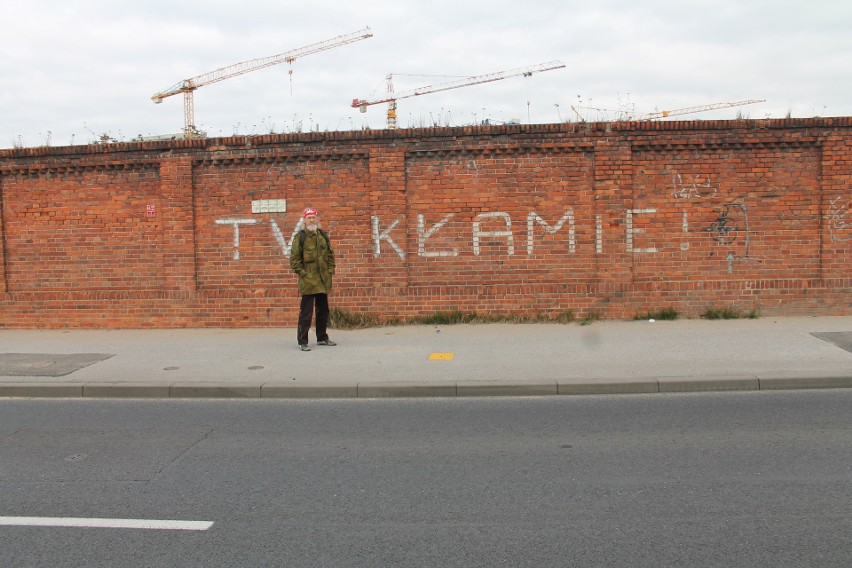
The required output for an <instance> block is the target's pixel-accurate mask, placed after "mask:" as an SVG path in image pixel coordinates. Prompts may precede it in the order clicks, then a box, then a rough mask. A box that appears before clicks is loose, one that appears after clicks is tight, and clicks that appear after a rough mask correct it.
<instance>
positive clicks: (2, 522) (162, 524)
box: [0, 517, 213, 531]
mask: <svg viewBox="0 0 852 568" xmlns="http://www.w3.org/2000/svg"><path fill="white" fill-rule="evenodd" d="M0 526H7V527H12V526H17V527H82V528H100V529H152V530H167V531H206V530H207V529H209V528H210V527H212V526H213V523H212V522H211V521H164V520H155V519H92V518H78V517H0Z"/></svg>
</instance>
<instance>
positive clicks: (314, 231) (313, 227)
mask: <svg viewBox="0 0 852 568" xmlns="http://www.w3.org/2000/svg"><path fill="white" fill-rule="evenodd" d="M305 228H306V229H307V230H309V231H310V232H312V233H316V232H317V229H319V224H316V225H305Z"/></svg>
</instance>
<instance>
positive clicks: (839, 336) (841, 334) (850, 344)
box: [811, 331, 852, 353]
mask: <svg viewBox="0 0 852 568" xmlns="http://www.w3.org/2000/svg"><path fill="white" fill-rule="evenodd" d="M811 335H813V336H814V337H819V338H820V339H822V340H823V341H828V342H829V343H831V344H833V345H837V346H838V347H840V348H841V349H845V350H846V351H848V352H850V353H852V331H824V332H820V333H812V334H811Z"/></svg>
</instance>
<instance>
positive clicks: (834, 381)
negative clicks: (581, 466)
mask: <svg viewBox="0 0 852 568" xmlns="http://www.w3.org/2000/svg"><path fill="white" fill-rule="evenodd" d="M840 388H852V374H834V373H822V374H814V375H810V376H802V375H798V376H797V375H794V374H784V373H773V374H767V375H765V376H757V375H724V376H707V375H697V376H683V377H671V376H669V377H644V378H643V377H640V378H631V379H627V380H625V379H584V380H582V381H571V380H565V379H563V380H559V381H554V382H512V381H459V382H440V383H438V382H432V383H427V382H422V383H418V382H386V383H382V382H361V383H331V384H325V385H291V384H286V383H256V384H245V383H241V382H233V383H223V382H220V383H190V382H178V383H171V384H161V383H68V382H66V383H32V382H18V383H0V398H170V399H186V398H232V399H253V398H270V399H271V398H276V399H282V398H287V399H328V398H426V397H477V396H554V395H563V396H571V395H607V394H654V393H678V392H681V393H682V392H723V391H778V390H802V389H840Z"/></svg>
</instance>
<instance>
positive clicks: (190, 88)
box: [151, 27, 373, 138]
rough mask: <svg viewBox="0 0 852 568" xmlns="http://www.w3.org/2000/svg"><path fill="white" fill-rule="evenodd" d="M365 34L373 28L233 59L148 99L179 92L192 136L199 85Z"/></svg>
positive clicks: (187, 130)
mask: <svg viewBox="0 0 852 568" xmlns="http://www.w3.org/2000/svg"><path fill="white" fill-rule="evenodd" d="M369 37H373V32H371V31H370V28H369V27H367V28H364V29H362V30H358V31H357V32H353V33H351V34H346V35H341V36H337V37H335V38H331V39H328V40H325V41H321V42H318V43H314V44H311V45H306V46H305V47H300V48H298V49H293V50H290V51H285V52H284V53H279V54H278V55H271V56H269V57H261V58H259V59H251V60H249V61H243V62H241V63H235V64H233V65H229V66H227V67H221V68H219V69H216V70H215V71H210V72H209V73H204V74H203V75H198V76H196V77H192V78H190V79H184V80H183V81H180V82H178V83H175V84H174V85H172V86H171V87H169V88H168V89H165V90H162V91H160V92H158V93H154V94H153V95H152V96H151V100H152V101H154V102H155V103H157V104H159V103H161V102H163V99H165V98H167V97H171V96H172V95H177V94H178V93H183V121H184V127H183V132H184V137H185V138H196V137H198V136H199V134H198V129H197V128H196V127H195V107H194V103H193V93H194V92H195V90H196V89H198V88H199V87H203V86H205V85H210V84H211V83H217V82H219V81H224V80H225V79H230V78H231V77H237V76H239V75H243V74H245V73H250V72H252V71H257V70H258V69H264V68H266V67H271V66H273V65H278V64H279V63H293V61H295V60H296V59H298V58H299V57H304V56H306V55H311V54H313V53H319V52H320V51H325V50H327V49H332V48H334V47H339V46H342V45H346V44H348V43H352V42H355V41H359V40H362V39H367V38H369ZM291 73H292V70H291Z"/></svg>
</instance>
